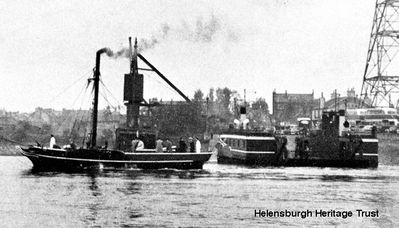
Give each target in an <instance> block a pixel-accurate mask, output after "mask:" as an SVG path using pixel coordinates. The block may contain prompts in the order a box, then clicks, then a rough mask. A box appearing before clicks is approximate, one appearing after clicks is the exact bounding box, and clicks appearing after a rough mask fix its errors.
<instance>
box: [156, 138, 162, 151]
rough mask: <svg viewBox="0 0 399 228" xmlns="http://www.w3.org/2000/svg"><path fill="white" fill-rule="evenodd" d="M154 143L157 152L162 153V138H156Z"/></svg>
mask: <svg viewBox="0 0 399 228" xmlns="http://www.w3.org/2000/svg"><path fill="white" fill-rule="evenodd" d="M155 143H156V147H155V148H156V152H157V153H163V146H162V143H163V142H162V139H160V138H158V139H157V141H156V142H155Z"/></svg>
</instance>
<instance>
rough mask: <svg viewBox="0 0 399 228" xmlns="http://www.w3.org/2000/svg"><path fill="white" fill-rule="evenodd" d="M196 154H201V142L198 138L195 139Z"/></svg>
mask: <svg viewBox="0 0 399 228" xmlns="http://www.w3.org/2000/svg"><path fill="white" fill-rule="evenodd" d="M195 153H201V142H200V140H199V138H198V137H195Z"/></svg>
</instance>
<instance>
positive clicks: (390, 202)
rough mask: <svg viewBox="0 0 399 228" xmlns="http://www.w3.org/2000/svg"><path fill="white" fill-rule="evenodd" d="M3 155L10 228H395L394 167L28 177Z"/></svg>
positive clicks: (397, 182) (220, 168) (0, 178)
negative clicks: (273, 214) (372, 213)
mask: <svg viewBox="0 0 399 228" xmlns="http://www.w3.org/2000/svg"><path fill="white" fill-rule="evenodd" d="M20 159H24V158H21V157H0V165H1V167H2V168H1V169H0V185H1V186H3V188H0V194H1V195H2V198H3V199H4V200H2V201H1V202H0V211H1V213H2V216H1V221H0V223H1V224H7V225H9V226H15V227H21V226H29V227H31V226H36V227H42V226H50V227H58V226H68V227H73V226H76V227H82V226H83V227H86V226H103V227H115V226H117V227H131V226H138V227H147V226H164V227H176V226H201V227H203V226H211V227H215V226H223V227H225V226H239V227H241V226H251V227H252V226H265V225H271V226H293V225H302V226H308V225H318V226H324V225H332V226H336V225H344V226H345V225H346V226H354V225H356V226H359V225H360V226H363V225H364V226H374V225H379V226H387V227H395V226H398V225H399V220H398V218H397V217H396V216H394V215H397V214H399V209H398V206H397V205H398V204H399V195H398V190H397V189H399V177H398V171H399V168H398V167H397V166H382V167H379V168H378V169H336V168H261V167H245V166H235V165H219V164H216V163H215V162H211V163H207V164H205V165H204V170H188V171H187V170H173V169H162V170H138V169H131V170H124V171H122V170H118V171H115V170H97V171H93V170H91V171H89V172H83V173H57V172H32V171H31V169H30V168H31V165H30V164H29V163H27V162H20ZM258 209H262V210H266V209H269V210H285V209H287V210H307V209H309V210H316V209H323V210H330V209H332V210H351V211H354V212H355V211H356V209H363V210H379V212H380V215H381V216H380V217H378V218H357V217H354V218H348V219H342V218H307V219H298V218H255V217H254V210H258Z"/></svg>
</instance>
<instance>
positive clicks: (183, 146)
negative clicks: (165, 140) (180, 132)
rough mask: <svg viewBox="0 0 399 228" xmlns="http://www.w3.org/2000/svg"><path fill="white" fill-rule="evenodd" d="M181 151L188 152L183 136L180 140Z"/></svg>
mask: <svg viewBox="0 0 399 228" xmlns="http://www.w3.org/2000/svg"><path fill="white" fill-rule="evenodd" d="M179 152H183V153H184V152H187V144H186V141H185V140H184V138H183V137H180V140H179Z"/></svg>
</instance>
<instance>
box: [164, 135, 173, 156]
mask: <svg viewBox="0 0 399 228" xmlns="http://www.w3.org/2000/svg"><path fill="white" fill-rule="evenodd" d="M165 147H166V152H167V153H172V142H171V141H170V140H169V139H168V138H166V140H165Z"/></svg>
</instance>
